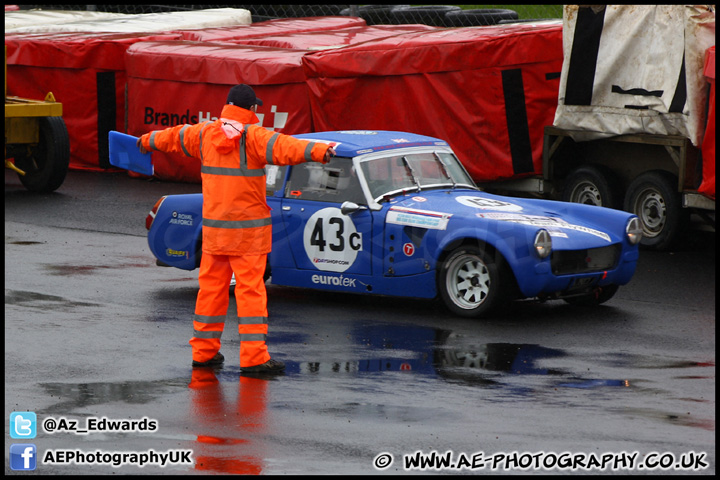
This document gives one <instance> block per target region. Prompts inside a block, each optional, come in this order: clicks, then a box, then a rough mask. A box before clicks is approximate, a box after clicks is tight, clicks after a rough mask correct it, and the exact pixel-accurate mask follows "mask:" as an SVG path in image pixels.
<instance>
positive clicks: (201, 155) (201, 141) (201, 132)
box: [198, 122, 209, 162]
mask: <svg viewBox="0 0 720 480" xmlns="http://www.w3.org/2000/svg"><path fill="white" fill-rule="evenodd" d="M208 123H209V122H205V125H203V127H202V128H201V129H200V133H199V134H198V135H199V136H200V161H201V162H202V161H203V160H204V158H203V149H202V143H203V136H202V134H203V132H204V131H205V127H207V126H208Z"/></svg>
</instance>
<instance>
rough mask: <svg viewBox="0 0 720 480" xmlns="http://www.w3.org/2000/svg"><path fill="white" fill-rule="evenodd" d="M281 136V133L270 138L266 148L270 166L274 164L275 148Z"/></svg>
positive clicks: (266, 156)
mask: <svg viewBox="0 0 720 480" xmlns="http://www.w3.org/2000/svg"><path fill="white" fill-rule="evenodd" d="M279 136H280V134H279V133H275V134H274V135H273V136H272V137H270V140H268V143H267V147H266V148H265V161H266V162H267V164H268V165H272V164H273V155H272V154H273V148H275V141H276V140H277V139H278V137H279Z"/></svg>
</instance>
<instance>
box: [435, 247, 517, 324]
mask: <svg viewBox="0 0 720 480" xmlns="http://www.w3.org/2000/svg"><path fill="white" fill-rule="evenodd" d="M509 275H510V273H509V270H508V269H501V268H500V266H499V265H498V263H497V262H495V260H494V259H493V258H492V256H491V255H489V254H488V253H487V252H486V251H485V250H483V249H480V248H478V247H474V246H469V245H463V246H461V247H458V248H457V249H455V250H454V251H453V252H452V253H451V254H450V255H449V256H448V257H447V259H446V260H445V261H444V262H443V263H442V266H441V268H440V272H439V275H438V291H439V292H440V298H441V299H442V301H443V303H445V305H446V306H447V308H448V309H449V310H450V311H452V312H453V313H454V314H456V315H460V316H462V317H471V318H472V317H481V316H483V315H487V314H489V313H491V312H493V311H494V310H496V309H497V308H498V307H499V306H500V305H502V304H503V303H504V302H505V301H506V299H507V298H508V293H509V290H508V288H507V287H506V286H507V284H508V283H509V282H508V280H509V278H508V276H509Z"/></svg>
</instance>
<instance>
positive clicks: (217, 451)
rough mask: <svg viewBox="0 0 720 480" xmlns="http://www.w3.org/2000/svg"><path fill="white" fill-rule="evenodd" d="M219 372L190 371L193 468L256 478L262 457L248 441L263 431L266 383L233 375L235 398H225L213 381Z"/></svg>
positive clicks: (218, 385)
mask: <svg viewBox="0 0 720 480" xmlns="http://www.w3.org/2000/svg"><path fill="white" fill-rule="evenodd" d="M219 371H220V370H215V369H212V368H194V369H193V371H192V378H191V380H190V383H189V384H188V387H189V388H190V398H191V412H190V413H191V415H190V420H191V421H192V422H193V423H194V427H193V429H194V431H196V432H199V433H198V434H197V438H196V442H195V444H194V445H193V451H194V457H195V469H196V470H200V471H206V472H212V473H231V474H235V475H258V474H260V473H262V472H263V468H264V465H263V459H264V458H265V457H266V455H265V452H264V450H263V448H262V445H261V444H258V442H256V441H254V440H251V438H253V437H254V436H256V435H258V434H260V435H262V434H264V433H265V430H266V424H267V419H266V409H267V388H268V382H269V380H267V379H262V378H253V377H247V376H242V375H240V376H237V375H235V376H234V382H237V386H238V390H237V397H236V398H235V399H234V400H232V399H226V398H225V397H226V394H227V390H224V389H223V388H222V386H221V384H220V381H219V380H218V378H217V373H218V372H219ZM220 433H224V435H223V436H219V434H220Z"/></svg>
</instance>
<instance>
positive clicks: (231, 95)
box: [225, 83, 262, 110]
mask: <svg viewBox="0 0 720 480" xmlns="http://www.w3.org/2000/svg"><path fill="white" fill-rule="evenodd" d="M225 103H226V104H228V105H237V106H238V107H241V108H245V109H248V110H249V109H250V107H252V106H253V105H262V100H260V99H259V98H257V97H256V96H255V90H253V89H252V87H250V86H249V85H245V84H244V83H242V84H240V85H235V86H234V87H232V88H231V89H230V91H229V92H228V96H227V102H225Z"/></svg>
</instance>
